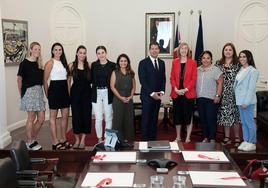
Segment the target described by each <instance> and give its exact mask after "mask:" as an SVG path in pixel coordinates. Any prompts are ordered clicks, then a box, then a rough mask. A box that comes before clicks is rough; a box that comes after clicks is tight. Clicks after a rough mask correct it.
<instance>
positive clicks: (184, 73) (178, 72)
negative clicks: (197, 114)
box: [170, 42, 197, 143]
mask: <svg viewBox="0 0 268 188" xmlns="http://www.w3.org/2000/svg"><path fill="white" fill-rule="evenodd" d="M189 54H190V49H189V46H188V44H187V43H184V42H183V43H181V44H180V46H179V48H178V58H177V59H174V60H173V62H172V68H171V74H170V84H171V93H170V96H171V98H172V100H173V119H174V125H175V126H176V132H177V137H176V141H181V135H180V134H181V126H187V136H186V139H185V142H186V143H188V142H190V141H191V140H190V136H191V132H192V123H191V121H192V114H193V109H194V102H195V98H196V90H195V86H196V78H197V63H196V62H195V61H194V60H192V59H190V58H189Z"/></svg>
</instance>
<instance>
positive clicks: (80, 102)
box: [69, 45, 92, 149]
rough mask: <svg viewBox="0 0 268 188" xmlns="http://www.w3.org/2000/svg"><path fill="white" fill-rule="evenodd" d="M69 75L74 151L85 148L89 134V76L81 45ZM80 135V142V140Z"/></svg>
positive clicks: (85, 54)
mask: <svg viewBox="0 0 268 188" xmlns="http://www.w3.org/2000/svg"><path fill="white" fill-rule="evenodd" d="M69 68H70V75H71V79H72V80H71V81H72V83H71V108H72V124H73V132H74V136H75V144H74V146H73V148H74V149H84V148H85V137H86V134H88V133H90V132H91V109H92V107H91V86H90V84H91V76H90V67H89V64H88V61H87V49H86V47H85V46H83V45H81V46H79V47H78V48H77V50H76V55H75V60H74V62H73V63H71V64H70V65H69ZM80 135H81V140H80Z"/></svg>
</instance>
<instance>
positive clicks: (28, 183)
mask: <svg viewBox="0 0 268 188" xmlns="http://www.w3.org/2000/svg"><path fill="white" fill-rule="evenodd" d="M38 184H39V183H38V182H37V181H33V180H18V186H19V187H28V188H35V187H38Z"/></svg>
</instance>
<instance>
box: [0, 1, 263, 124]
mask: <svg viewBox="0 0 268 188" xmlns="http://www.w3.org/2000/svg"><path fill="white" fill-rule="evenodd" d="M265 1H267V0H265ZM62 2H65V1H60V0H47V1H41V0H23V1H21V0H2V7H3V8H2V18H8V19H19V20H27V21H28V29H29V41H30V42H31V41H38V42H40V43H41V45H42V51H43V59H44V60H48V59H49V57H50V48H51V45H52V43H53V42H54V41H52V39H53V38H54V37H53V36H54V35H53V34H55V33H54V31H53V27H51V25H53V23H54V21H55V20H57V19H58V18H53V17H51V15H52V14H53V13H55V7H57V6H58V5H59V4H60V3H62ZM68 2H70V3H71V4H73V5H74V7H75V9H77V11H78V13H79V15H80V16H81V18H82V19H81V20H82V22H81V24H82V27H81V28H82V29H83V30H84V31H82V33H81V35H83V36H81V38H80V39H79V40H81V39H82V42H81V43H83V44H85V45H86V46H87V48H88V59H89V60H90V61H93V60H95V59H96V57H95V48H96V46H97V45H100V44H103V45H105V46H106V47H107V49H108V55H109V59H111V60H113V61H115V60H116V57H117V56H118V55H119V54H120V53H123V52H124V53H127V54H128V55H129V56H130V58H131V61H132V67H133V68H134V70H135V71H136V72H137V67H138V62H139V60H141V59H142V58H144V56H145V13H147V12H176V13H177V12H178V11H181V17H180V29H181V38H182V40H184V41H188V40H189V39H190V41H192V42H191V43H192V46H193V47H195V40H196V32H197V23H198V10H199V9H201V10H202V18H203V32H204V44H205V49H210V50H211V51H212V52H213V54H214V59H215V60H216V59H218V58H219V57H220V55H221V50H222V46H223V45H224V44H225V43H226V42H229V41H230V42H235V32H236V27H235V25H236V20H237V18H238V16H239V10H240V8H241V7H242V5H243V3H245V2H246V1H244V0H235V1H234V0H222V1H220V0H217V1H215V0H214V1H212V0H202V1H196V0H188V1H184V0H169V1H163V0H146V1H143V0H136V1H133V0H110V1H93V0H69V1H68ZM191 9H192V10H193V11H194V13H193V15H192V24H191V28H192V32H189V17H190V16H189V15H190V13H189V12H190V10H191ZM227 9H228V12H227ZM67 12H68V11H67ZM66 14H68V13H66ZM70 37H71V35H70ZM75 46H76V45H75ZM267 47H268V46H267V45H266V49H267ZM75 50H76V47H73V49H72V51H70V49H68V54H67V56H68V57H73V56H74V53H75ZM239 50H240V49H239ZM261 55H263V56H264V54H261ZM68 60H69V61H72V60H73V59H72V58H69V59H68ZM263 63H264V62H263ZM170 64H171V60H170V59H167V60H166V67H167V81H168V80H169V72H170V68H171V67H170ZM258 66H259V67H260V65H258ZM17 69H18V67H17V66H14V67H6V68H5V70H6V93H7V114H8V115H7V124H8V125H9V129H13V128H15V127H17V126H20V125H22V124H23V123H24V122H23V121H22V120H24V119H25V117H26V115H25V113H23V112H20V111H19V104H20V99H19V95H18V92H17V87H16V73H17ZM266 71H267V70H266ZM262 73H263V74H265V73H266V74H267V72H262ZM136 78H137V77H136ZM138 90H139V86H138ZM169 92H170V86H169V82H167V92H166V93H167V95H166V99H165V100H168V95H169ZM12 127H13V128H12Z"/></svg>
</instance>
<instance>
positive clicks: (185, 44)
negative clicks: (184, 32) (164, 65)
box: [178, 42, 191, 58]
mask: <svg viewBox="0 0 268 188" xmlns="http://www.w3.org/2000/svg"><path fill="white" fill-rule="evenodd" d="M183 46H187V48H188V52H187V57H190V55H191V50H190V47H189V45H188V44H187V43H186V42H182V43H180V45H179V48H178V57H179V58H180V57H181V54H180V51H181V48H182V47H183Z"/></svg>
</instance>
